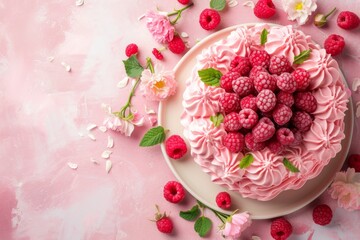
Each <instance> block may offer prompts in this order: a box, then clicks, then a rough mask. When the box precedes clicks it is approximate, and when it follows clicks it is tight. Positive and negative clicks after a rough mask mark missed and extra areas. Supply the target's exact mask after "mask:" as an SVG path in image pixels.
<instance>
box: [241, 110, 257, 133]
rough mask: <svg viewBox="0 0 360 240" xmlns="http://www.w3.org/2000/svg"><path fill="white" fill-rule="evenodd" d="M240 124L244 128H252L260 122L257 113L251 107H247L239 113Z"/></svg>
mask: <svg viewBox="0 0 360 240" xmlns="http://www.w3.org/2000/svg"><path fill="white" fill-rule="evenodd" d="M239 119H240V124H241V126H242V127H243V128H247V129H252V128H253V127H254V126H255V125H256V124H257V122H258V120H259V117H258V115H257V113H256V112H255V111H254V110H252V109H249V108H245V109H243V110H241V111H240V113H239Z"/></svg>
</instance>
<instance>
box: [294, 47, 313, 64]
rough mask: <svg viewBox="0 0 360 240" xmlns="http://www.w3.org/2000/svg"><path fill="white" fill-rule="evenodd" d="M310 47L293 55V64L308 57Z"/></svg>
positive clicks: (299, 62) (300, 62) (301, 61)
mask: <svg viewBox="0 0 360 240" xmlns="http://www.w3.org/2000/svg"><path fill="white" fill-rule="evenodd" d="M310 53H311V49H309V50H305V51H302V52H301V53H300V54H299V55H297V56H295V57H294V64H302V63H303V62H304V61H305V60H307V59H308V58H309V57H310Z"/></svg>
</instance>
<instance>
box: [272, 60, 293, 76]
mask: <svg viewBox="0 0 360 240" xmlns="http://www.w3.org/2000/svg"><path fill="white" fill-rule="evenodd" d="M290 70H291V64H290V62H289V60H288V59H287V58H286V57H285V56H272V57H271V58H270V66H269V72H270V73H272V74H277V75H280V74H281V73H283V72H289V71H290Z"/></svg>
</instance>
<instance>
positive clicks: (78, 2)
mask: <svg viewBox="0 0 360 240" xmlns="http://www.w3.org/2000/svg"><path fill="white" fill-rule="evenodd" d="M84 3H85V0H76V2H75V4H76V6H78V7H80V6H82V5H84Z"/></svg>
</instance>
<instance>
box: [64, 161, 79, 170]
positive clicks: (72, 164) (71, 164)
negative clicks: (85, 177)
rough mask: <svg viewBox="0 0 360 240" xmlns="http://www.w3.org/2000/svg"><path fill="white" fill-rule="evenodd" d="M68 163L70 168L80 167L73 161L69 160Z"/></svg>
mask: <svg viewBox="0 0 360 240" xmlns="http://www.w3.org/2000/svg"><path fill="white" fill-rule="evenodd" d="M67 165H68V166H69V168H71V169H73V170H76V169H77V168H78V165H77V164H76V163H73V162H68V163H67Z"/></svg>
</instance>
